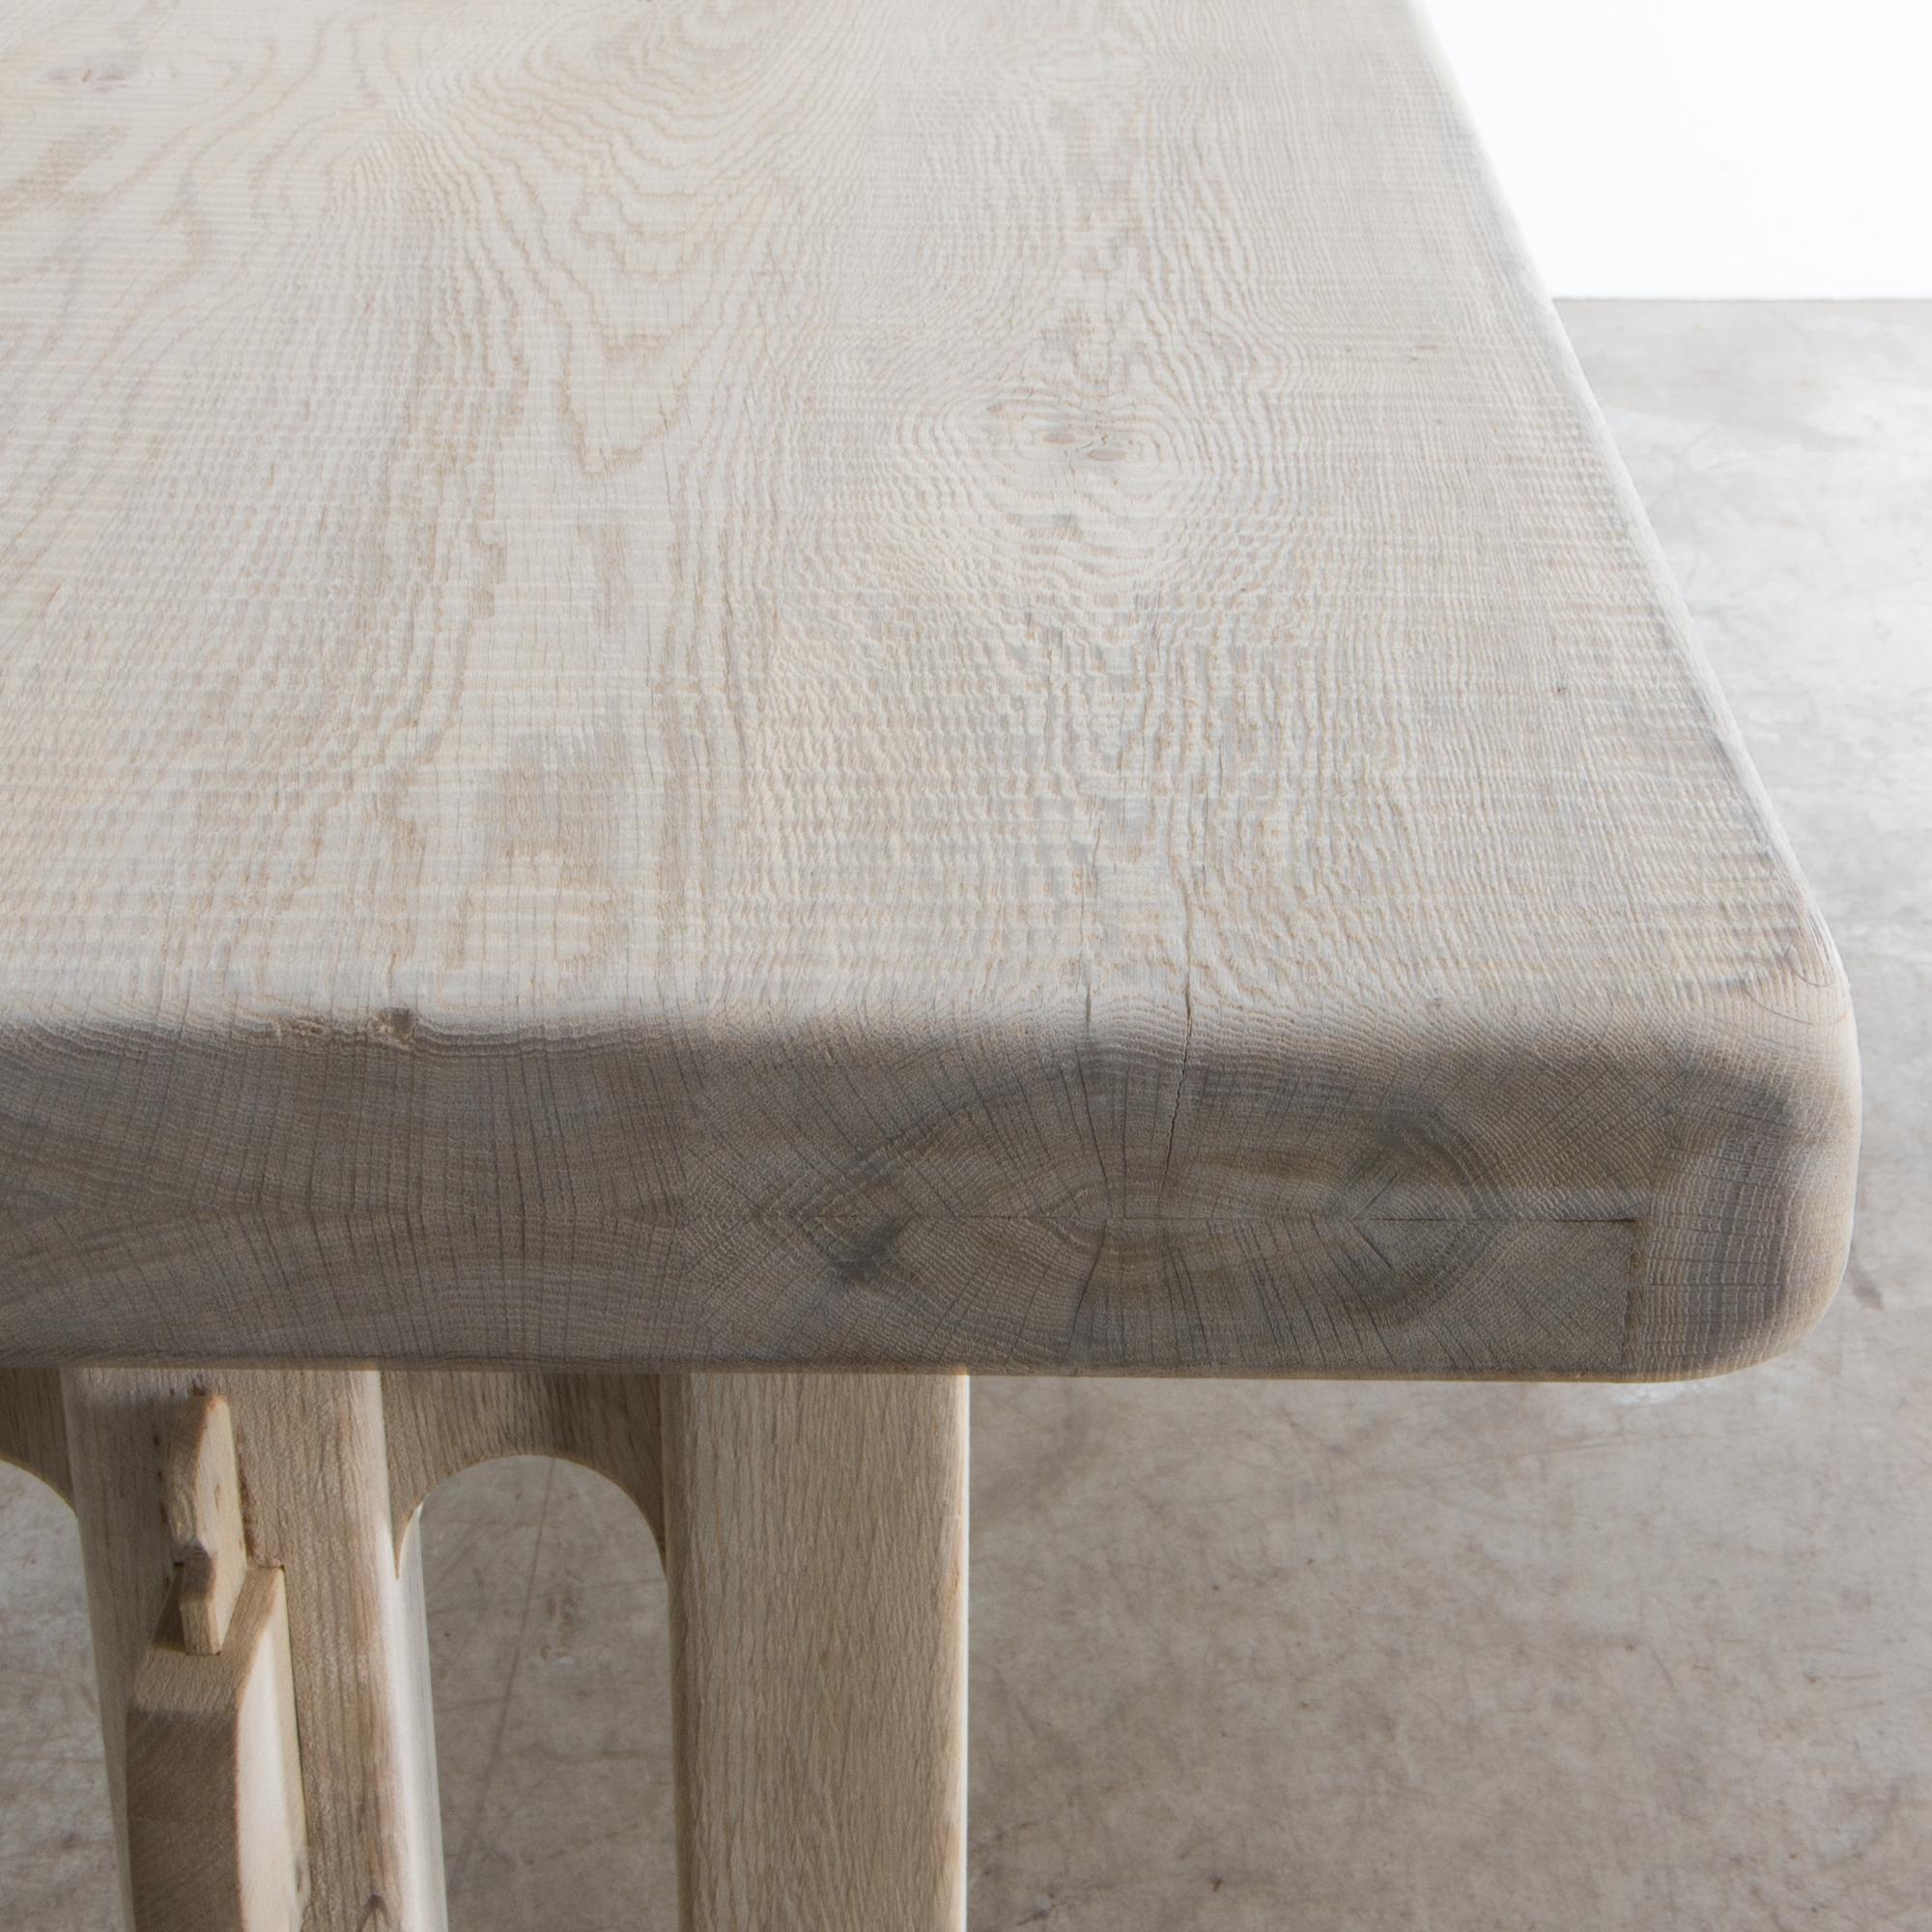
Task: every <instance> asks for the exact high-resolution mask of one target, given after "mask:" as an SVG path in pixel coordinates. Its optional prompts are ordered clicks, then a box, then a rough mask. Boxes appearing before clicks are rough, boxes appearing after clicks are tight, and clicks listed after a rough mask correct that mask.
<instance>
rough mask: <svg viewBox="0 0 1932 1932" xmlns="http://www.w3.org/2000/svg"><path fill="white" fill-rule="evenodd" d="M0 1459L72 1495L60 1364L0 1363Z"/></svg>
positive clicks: (66, 1496) (58, 1491) (59, 1493)
mask: <svg viewBox="0 0 1932 1932" xmlns="http://www.w3.org/2000/svg"><path fill="white" fill-rule="evenodd" d="M0 1463H13V1464H14V1466H15V1467H16V1468H21V1469H25V1470H27V1471H28V1472H29V1474H31V1475H36V1476H38V1477H39V1478H40V1479H41V1481H42V1482H43V1483H44V1484H46V1486H47V1488H48V1489H50V1490H52V1491H53V1492H54V1493H55V1494H56V1495H57V1496H60V1497H62V1498H63V1499H64V1500H65V1501H68V1502H71V1501H72V1500H73V1485H72V1482H71V1478H70V1476H69V1474H68V1461H67V1410H66V1408H65V1407H64V1406H62V1403H61V1378H60V1371H59V1370H58V1369H0Z"/></svg>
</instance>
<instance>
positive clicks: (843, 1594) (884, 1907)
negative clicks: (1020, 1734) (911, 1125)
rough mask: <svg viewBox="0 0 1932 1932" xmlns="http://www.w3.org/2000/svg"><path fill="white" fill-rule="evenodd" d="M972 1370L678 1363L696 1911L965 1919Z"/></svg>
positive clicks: (807, 1925) (867, 1928)
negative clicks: (689, 1366)
mask: <svg viewBox="0 0 1932 1932" xmlns="http://www.w3.org/2000/svg"><path fill="white" fill-rule="evenodd" d="M967 1397H968V1385H967V1380H966V1378H965V1377H963V1376H870V1377H862V1376H836V1375H835V1376H802V1375H766V1376H731V1375H706V1376H673V1377H668V1378H666V1379H665V1382H664V1384H663V1402H664V1421H665V1434H664V1444H665V1469H664V1474H665V1571H666V1576H667V1577H668V1583H669V1602H670V1634H671V1708H672V1728H673V1737H674V1743H675V1750H676V1758H677V1847H678V1871H679V1901H680V1912H681V1921H680V1922H681V1923H682V1924H683V1926H684V1927H685V1932H748V1928H751V1927H754V1926H755V1927H757V1928H759V1932H811V1928H818V1927H828V1926H835V1925H836V1926H838V1927H839V1928H840V1932H964V1926H965V1901H966V1880H965V1825H966V1509H967Z"/></svg>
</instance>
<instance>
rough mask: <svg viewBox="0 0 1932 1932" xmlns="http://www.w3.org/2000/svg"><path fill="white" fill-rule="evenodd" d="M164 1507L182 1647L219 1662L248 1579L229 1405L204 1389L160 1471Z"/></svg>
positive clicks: (183, 1417) (184, 1414)
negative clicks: (230, 1624) (236, 1605)
mask: <svg viewBox="0 0 1932 1932" xmlns="http://www.w3.org/2000/svg"><path fill="white" fill-rule="evenodd" d="M161 1509H162V1513H163V1514H164V1515H165V1516H166V1518H167V1522H168V1541H169V1543H170V1545H171V1546H172V1549H171V1554H172V1556H173V1559H174V1566H175V1615H176V1617H177V1619H178V1620H179V1623H180V1626H181V1640H182V1645H183V1648H184V1649H185V1650H186V1651H187V1652H188V1653H189V1654H190V1655H191V1656H195V1657H213V1656H215V1655H217V1654H218V1653H219V1651H220V1649H221V1646H222V1641H223V1639H224V1638H225V1637H226V1636H227V1634H228V1623H229V1619H230V1618H231V1617H232V1616H233V1615H234V1614H235V1604H236V1600H237V1599H238V1598H239V1597H240V1596H241V1585H242V1583H243V1582H244V1581H245V1580H246V1577H247V1574H248V1546H247V1542H246V1539H245V1536H244V1533H243V1530H242V1527H241V1481H240V1478H239V1476H238V1473H237V1470H236V1465H235V1423H234V1418H233V1417H232V1416H231V1415H230V1414H229V1411H228V1404H227V1402H226V1401H225V1400H224V1399H223V1398H222V1397H220V1396H218V1395H210V1394H208V1393H207V1392H206V1391H205V1390H204V1391H201V1392H198V1393H197V1394H195V1395H194V1396H192V1397H190V1398H189V1399H188V1401H186V1402H185V1403H184V1404H183V1405H182V1407H181V1411H180V1413H179V1414H178V1415H177V1417H176V1419H175V1432H174V1440H173V1443H172V1445H171V1447H170V1449H169V1451H168V1455H167V1459H166V1462H165V1463H163V1465H162V1470H161Z"/></svg>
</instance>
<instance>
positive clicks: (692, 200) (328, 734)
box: [0, 0, 1857, 1377]
mask: <svg viewBox="0 0 1932 1932" xmlns="http://www.w3.org/2000/svg"><path fill="white" fill-rule="evenodd" d="M1856 1117H1857V1072H1856V1061H1855V1055H1854V1048H1853V1040H1852V1027H1851V1017H1850V1012H1849V1009H1848V1005H1847V999H1846V992H1845V987H1844V984H1843V981H1842V979H1841V976H1840V973H1839V969H1838V966H1837V963H1836V960H1835V957H1834V955H1833V950H1832V947H1831V944H1830V941H1829V940H1828V938H1827V936H1826V934H1825V932H1824V930H1823V928H1822V926H1821V924H1820V923H1819V920H1818V916H1817V913H1816V911H1815V908H1814V907H1813V905H1812V902H1811V900H1810V899H1809V897H1808V896H1807V895H1806V893H1805V890H1804V886H1803V884H1802V882H1801V881H1800V879H1799V877H1798V874H1797V871H1796V869H1795V867H1794V866H1793V862H1792V859H1791V856H1790V854H1789V852H1788V850H1787V848H1786V846H1785V844H1784V842H1783V840H1782V838H1781V837H1780V835H1779V833H1778V831H1777V828H1776V824H1775V822H1774V820H1773V818H1772V815H1771V812H1770V810H1769V808H1768V806H1767V803H1766V801H1765V798H1764V795H1763V793H1762V791H1761V790H1760V788H1759V786H1758V784H1757V781H1756V780H1755V778H1754V776H1753V774H1752V773H1751V770H1750V768H1749V766H1748V764H1747V761H1746V758H1745V755H1744V753H1743V752H1742V750H1741V749H1740V745H1739V741H1738V737H1737V734H1736V731H1735V728H1734V727H1733V725H1732V724H1731V722H1730V720H1729V718H1728V716H1727V715H1726V713H1725V711H1724V708H1723V705H1722V702H1721V700H1720V699H1719V696H1718V695H1717V693H1716V691H1715V689H1714V687H1713V685H1712V682H1711V679H1710V676H1709V673H1708V671H1707V670H1706V668H1705V667H1704V665H1703V663H1702V661H1701V660H1700V659H1699V658H1698V656H1697V655H1696V652H1695V649H1694V647H1693V646H1692V644H1691V643H1690V640H1689V639H1688V638H1687V635H1686V629H1685V620H1684V612H1683V609H1682V606H1681V604H1680V602H1679V600H1678V597H1677V594H1676V592H1675V591H1674V590H1673V589H1672V587H1671V585H1670V583H1669V582H1668V581H1667V579H1666V576H1665V574H1664V571H1663V568H1662V563H1661V561H1660V558H1659V554H1658V552H1657V548H1656V545H1655V543H1654V542H1653V540H1652V538H1651V536H1650V534H1649V532H1648V530H1647V529H1646V527H1645V525H1644V521H1643V517H1642V514H1641V512H1640V509H1639V507H1638V505H1637V503H1636V501H1635V500H1634V497H1633V494H1632V491H1631V488H1630V485H1629V483H1628V481H1627V480H1626V478H1625V475H1624V472H1623V470H1622V469H1621V468H1620V466H1619V464H1618V462H1617V459H1616V457H1615V455H1614V453H1613V452H1612V450H1611V448H1610V446H1609V443H1608V441H1607V440H1606V439H1605V432H1604V428H1603V425H1602V422H1601V420H1600V418H1599V415H1598V412H1597V411H1596V409H1595V407H1594V405H1593V404H1592V402H1591V400H1590V398H1589V396H1588V394H1587V393H1586V391H1585V389H1584V387H1583V384H1582V383H1581V381H1580V379H1579V377H1578V374H1577V367H1576V364H1575V362H1574V360H1573V358H1572V356H1571V354H1570V351H1569V348H1568V346H1567V344H1566V343H1565V341H1564V338H1563V336H1562V333H1561V331H1560V329H1559V327H1558V326H1557V324H1556V322H1555V320H1554V318H1553V316H1552V314H1551V311H1550V310H1549V308H1548V304H1547V303H1546V302H1545V300H1544V299H1543V298H1542V296H1541V294H1540V293H1539V291H1538V289H1537V287H1536V285H1535V282H1534V279H1533V277H1532V275H1531V273H1530V271H1529V270H1528V269H1527V268H1526V266H1525V263H1524V260H1523V257H1522V253H1521V249H1520V244H1519V242H1518V241H1517V238H1516V236H1515V233H1514V231H1513V229H1512V228H1511V226H1510V224H1509V222H1508V220H1507V218H1506V217H1505V216H1503V215H1502V214H1500V213H1498V210H1497V207H1496V203H1495V200H1494V196H1493V192H1492V187H1491V185H1490V183H1489V181H1488V178H1487V176H1486V174H1485V172H1484V170H1483V167H1482V164H1481V162H1480V160H1479V158H1478V156H1477V154H1476V151H1475V149H1474V147H1473V145H1472V142H1471V139H1470V136H1469V133H1468V131H1467V128H1466V126H1465V124H1464V122H1463V119H1462V117H1461V114H1460V111H1459V109H1458V108H1457V107H1456V106H1455V104H1454V102H1453V100H1452V98H1451V96H1450V93H1449V91H1448V90H1447V88H1446V86H1445V83H1444V79H1443V76H1442V72H1441V70H1440V68H1439V67H1438V65H1437V63H1436V60H1435V55H1434V53H1433V52H1432V51H1431V50H1430V49H1429V47H1428V46H1427V45H1426V43H1425V42H1424V39H1423V36H1422V35H1421V33H1420V32H1419V30H1418V28H1417V26H1416V24H1415V22H1414V20H1413V19H1412V17H1411V15H1410V14H1409V12H1408V10H1407V8H1406V5H1404V4H1401V0H1347V4H1342V0H1297V4H1287V0H1221V4H1218V5H1210V4H1208V3H1207V0H1199V4H1195V3H1194V0H1112V4H1108V5H1105V6H1097V5H1062V4H1058V0H976V4H972V5H966V4H957V5H954V4H946V0H798V4H769V5H765V4H743V5H719V4H699V3H698V0H663V4H658V5H653V6H648V7H641V6H637V5H634V4H630V0H594V4H586V5H558V4H553V0H516V4H478V5H473V6H464V7H455V8H451V7H428V6H423V7H415V6H408V7H395V6H379V5H373V4H347V0H299V4H288V5H281V6H276V7H272V8H267V7H262V6H259V5H254V4H242V0H219V3H218V0H185V4H180V5H171V6H161V7H151V8H144V9H137V8H134V7H132V6H129V5H126V4H118V5H109V6H99V5H73V4H69V0H60V4H52V0H48V4H19V0H10V4H8V5H6V6H5V8H4V12H0V1360H8V1361H15V1362H29V1361H48V1360H71V1359H79V1358H88V1357H92V1358H116V1359H137V1358H138V1359H167V1360H181V1361H192V1360H199V1359H207V1358H249V1359H288V1358H297V1357H303V1358H333V1359H361V1360H368V1359H385V1360H390V1361H416V1360H429V1359H444V1360H468V1361H473V1362H512V1361H515V1362H537V1361H546V1362H557V1363H563V1362H570V1363H578V1364H619V1363H621V1364H628V1365H636V1366H661V1367H690V1366H696V1365H703V1364H712V1365H723V1364H731V1365H750V1364H781V1363H790V1364H818V1365H828V1366H830V1365H847V1366H866V1365H887V1366H930V1367H940V1366H947V1367H961V1368H967V1369H971V1370H976V1371H1000V1370H1029V1371H1048V1372H1074V1371H1083V1370H1121V1371H1148V1372H1169V1371H1174V1372H1189V1373H1212V1374H1249V1373H1254V1374H1261V1373H1294V1374H1302V1373H1306V1374H1333V1375H1352V1376H1544V1377H1569V1376H1604V1377H1667V1376H1676V1375H1683V1374H1690V1373H1695V1372H1699V1371H1703V1370H1708V1369H1712V1368H1718V1367H1724V1366H1729V1365H1733V1364H1737V1363H1740V1362H1744V1361H1747V1360H1750V1359H1754V1358H1756V1357H1758V1356H1761V1355H1763V1354H1765V1353H1767V1352H1769V1351H1771V1350H1775V1349H1776V1348H1777V1347H1779V1346H1780V1345H1782V1344H1783V1343H1785V1342H1786V1341H1788V1340H1789V1339H1790V1338H1791V1337H1792V1336H1793V1335H1794V1334H1795V1333H1796V1332H1797V1331H1798V1330H1799V1329H1800V1328H1802V1326H1803V1325H1804V1323H1805V1322H1807V1321H1809V1320H1810V1319H1812V1318H1813V1317H1814V1316H1815V1315H1816V1314H1817V1312H1818V1311H1819V1309H1820V1307H1821V1306H1822V1305H1823V1302H1824V1301H1825V1299H1826V1298H1827V1297H1828V1296H1829V1294H1830V1293H1831V1292H1832V1290H1833V1286H1834V1285H1835V1282H1836V1279H1837V1276H1838V1273H1839V1270H1840V1267H1841V1264H1842V1262H1843V1258H1844V1252H1845V1244H1846V1238H1847V1229H1848V1220H1849V1213H1850V1202H1851V1190H1852V1179H1853V1166H1854V1159H1855V1151H1856Z"/></svg>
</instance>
